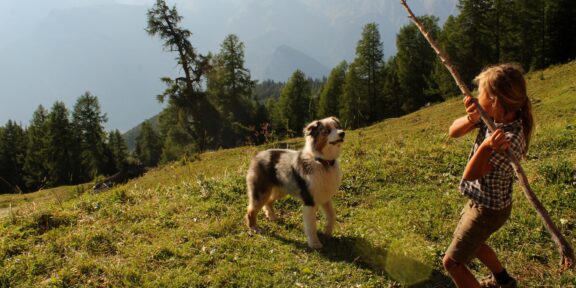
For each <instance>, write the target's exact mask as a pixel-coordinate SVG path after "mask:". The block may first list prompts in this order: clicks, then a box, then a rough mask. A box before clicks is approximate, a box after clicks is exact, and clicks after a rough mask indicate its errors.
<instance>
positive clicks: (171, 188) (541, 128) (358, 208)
mask: <svg viewBox="0 0 576 288" xmlns="http://www.w3.org/2000/svg"><path fill="white" fill-rule="evenodd" d="M540 75H541V73H540V72H536V73H534V74H530V75H528V76H527V79H528V85H529V87H528V89H529V91H530V96H531V97H532V99H533V100H534V102H535V105H534V113H535V116H536V121H537V125H536V130H535V134H534V136H533V144H532V146H531V149H530V152H529V155H528V160H527V161H524V162H523V166H524V168H525V170H526V172H527V174H528V177H529V179H530V181H531V185H532V187H533V189H534V190H535V191H536V193H537V195H538V196H539V197H540V199H541V200H542V202H543V203H544V205H545V207H547V208H548V210H549V213H550V215H551V217H552V219H553V220H554V221H555V222H556V224H557V225H559V227H560V229H561V230H562V232H563V234H564V235H565V236H566V238H567V239H568V241H569V242H570V243H572V244H575V240H576V233H575V227H576V209H575V208H576V179H575V178H574V177H575V171H576V117H574V116H575V115H576V78H575V77H574V75H576V62H572V63H570V64H567V65H563V66H557V67H552V68H550V69H547V70H545V71H544V72H543V75H544V80H541V79H540ZM463 111H464V109H463V105H462V104H461V99H452V100H449V101H447V102H445V103H442V104H439V105H435V106H432V107H429V108H426V109H423V110H421V111H418V112H416V113H413V114H410V115H407V116H405V117H402V118H398V119H389V120H386V121H384V122H381V123H378V124H376V125H374V126H371V127H368V128H365V129H360V130H356V131H349V132H348V133H347V137H348V138H347V142H346V143H345V144H344V150H343V151H344V153H343V156H342V159H341V162H342V168H343V172H344V179H343V183H342V186H341V189H340V192H339V193H338V194H337V196H336V197H335V199H334V201H335V204H336V210H337V215H338V216H337V226H336V231H335V235H334V238H332V239H326V238H325V237H321V240H322V241H323V243H324V244H325V247H324V248H323V249H322V250H320V251H311V250H309V249H307V248H306V241H305V236H304V233H303V227H302V214H301V210H302V208H301V204H299V202H298V201H296V200H294V199H291V198H287V199H285V200H282V201H280V202H279V203H278V204H277V211H278V214H279V216H280V217H281V219H280V220H279V221H278V222H270V221H267V220H265V219H264V217H263V215H262V214H261V215H260V217H259V218H260V225H261V228H262V230H263V232H262V233H260V234H253V233H250V232H249V231H248V229H247V228H246V227H245V226H244V223H243V216H244V213H245V209H246V195H245V194H246V192H245V183H244V176H245V173H246V169H247V167H248V163H249V161H250V158H251V157H252V156H253V155H255V153H256V152H257V151H259V150H261V149H264V148H270V147H276V146H285V145H287V146H289V147H293V148H298V147H299V146H300V145H301V144H302V143H301V142H302V141H301V139H294V140H290V141H287V142H286V143H284V144H282V145H281V144H274V145H269V146H266V147H243V148H237V149H231V150H222V151H216V152H210V153H205V154H202V155H201V156H200V160H198V161H195V162H186V161H181V162H177V163H173V164H170V165H166V166H164V167H161V168H158V169H155V170H152V171H151V172H149V173H147V174H146V175H145V176H144V177H142V178H140V179H137V180H134V181H130V182H129V183H127V184H126V185H122V186H119V187H116V188H114V189H111V190H108V191H106V192H102V193H99V194H93V193H89V192H87V193H70V194H67V195H71V199H68V200H63V201H48V203H45V204H43V203H40V202H43V201H40V199H38V201H34V204H26V203H24V204H22V205H19V206H18V209H17V210H16V211H15V212H14V213H13V215H10V217H4V219H3V220H0V221H1V222H0V235H1V236H0V265H1V267H0V287H8V286H9V287H31V286H36V287H53V286H59V287H60V286H61V287H74V286H76V287H80V286H82V287H85V286H87V287H102V286H107V287H108V286H112V287H122V286H135V287H208V286H210V287H222V286H227V287H246V286H249V287H269V286H278V287H400V286H415V287H446V286H451V281H450V279H449V278H448V277H447V276H446V274H445V273H444V271H443V269H442V266H441V258H442V255H443V252H444V251H445V249H446V248H447V246H448V244H449V242H450V240H451V235H452V231H453V229H454V227H455V225H456V223H457V221H458V215H459V212H460V210H461V208H462V206H463V205H464V203H465V201H466V200H465V199H464V198H463V197H462V196H460V195H459V193H458V191H457V185H458V182H459V179H460V176H461V174H462V171H463V169H464V165H465V162H466V157H467V155H468V152H469V149H470V146H471V143H472V141H473V137H474V136H473V135H471V136H466V137H464V138H462V139H451V138H449V137H448V135H447V129H448V126H449V125H450V123H451V122H452V120H453V119H454V118H456V117H458V116H460V115H462V113H463ZM49 191H52V190H46V191H44V192H42V193H47V192H49ZM54 191H55V190H54ZM514 193H515V194H514V201H515V202H514V209H513V212H512V216H511V219H510V221H509V222H508V223H507V224H506V225H505V226H504V228H503V229H502V230H501V231H499V232H498V233H496V234H495V235H494V236H493V238H492V239H491V240H490V243H491V244H492V246H493V247H494V248H495V249H496V251H497V253H498V255H499V256H500V257H501V259H502V260H503V262H504V263H505V265H506V266H507V268H508V271H509V272H511V273H512V274H513V275H514V276H515V277H517V278H518V279H519V281H520V285H521V287H536V286H549V287H566V286H571V285H572V286H574V285H576V273H575V272H574V270H571V271H567V272H565V273H563V274H560V273H559V272H558V268H559V266H558V262H559V259H560V257H559V254H558V251H557V250H556V247H555V245H554V243H553V241H552V240H551V239H550V236H549V234H548V232H547V231H546V230H545V228H544V227H543V224H542V221H541V220H540V219H539V218H538V216H537V215H536V212H535V211H534V209H533V208H532V207H531V206H530V204H529V203H528V201H527V200H525V198H524V196H523V194H522V192H521V191H520V190H519V189H518V187H516V191H515V192H514ZM3 197H4V198H0V203H6V200H5V199H6V198H5V197H6V196H3ZM8 197H12V196H8ZM18 197H24V196H18ZM2 205H3V204H2ZM319 217H320V218H321V219H320V221H323V216H322V215H319ZM320 227H322V225H320ZM471 269H472V270H473V273H475V274H477V275H479V276H480V275H484V274H486V273H487V270H486V269H485V268H484V267H483V266H482V265H480V264H479V263H478V262H476V261H475V262H473V263H472V264H471Z"/></svg>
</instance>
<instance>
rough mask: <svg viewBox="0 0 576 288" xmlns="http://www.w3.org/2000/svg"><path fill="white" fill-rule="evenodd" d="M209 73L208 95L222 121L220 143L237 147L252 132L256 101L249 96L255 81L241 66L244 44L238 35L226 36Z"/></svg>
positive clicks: (242, 64) (213, 59) (242, 63)
mask: <svg viewBox="0 0 576 288" xmlns="http://www.w3.org/2000/svg"><path fill="white" fill-rule="evenodd" d="M210 66H211V67H212V69H211V70H210V72H209V73H208V77H207V78H208V95H209V97H210V99H211V101H212V103H213V104H214V105H215V106H216V108H217V109H218V110H219V112H220V115H221V119H222V120H223V121H224V122H225V123H223V131H222V136H221V139H222V144H223V145H224V146H225V147H231V146H237V145H238V144H242V142H243V140H244V139H245V138H247V137H249V136H250V134H251V133H253V131H252V129H250V128H249V126H250V125H254V123H253V120H254V116H255V115H254V114H255V109H256V103H255V102H254V100H253V99H252V89H253V87H254V85H255V82H254V81H252V80H251V79H250V72H249V71H248V69H246V68H245V67H244V43H242V42H241V41H240V39H239V38H238V36H236V35H234V34H231V35H228V36H227V37H226V38H225V39H224V42H222V45H221V46H220V53H219V54H217V55H216V56H214V57H213V58H212V59H211V65H210Z"/></svg>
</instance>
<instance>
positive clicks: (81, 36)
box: [0, 0, 457, 131]
mask: <svg viewBox="0 0 576 288" xmlns="http://www.w3.org/2000/svg"><path fill="white" fill-rule="evenodd" d="M456 1H457V0H438V1H432V0H422V1H413V3H410V4H411V5H412V6H413V7H412V8H413V9H414V10H415V12H416V13H417V14H434V15H436V16H439V18H440V22H443V20H445V18H446V17H447V16H448V15H449V14H455V13H456V12H457V9H456V8H455V7H456ZM167 2H168V4H169V5H176V7H177V9H178V11H179V13H180V15H181V16H183V21H182V23H181V24H182V26H183V27H185V28H187V29H189V30H190V31H191V32H192V33H193V35H192V37H191V39H190V41H191V42H192V44H193V45H194V46H195V47H196V48H197V49H198V51H199V52H200V53H208V52H212V53H217V52H218V51H219V49H220V43H221V42H222V41H223V40H224V38H225V37H226V35H228V34H236V35H238V36H239V38H240V40H241V41H242V42H244V44H245V56H246V57H245V58H246V67H247V68H248V69H249V70H250V71H251V73H252V77H253V78H254V79H260V80H264V79H272V80H275V81H286V80H287V79H288V77H289V76H290V75H291V74H292V73H293V71H294V70H295V69H301V70H303V71H304V73H305V74H306V75H307V76H309V77H313V78H321V77H323V76H325V75H327V74H328V73H329V71H330V69H331V68H332V67H334V66H335V65H337V64H338V63H339V62H340V61H342V60H347V61H351V60H353V58H354V55H355V47H356V44H357V42H358V40H360V37H361V31H362V27H363V26H364V25H366V24H367V23H370V22H376V23H377V24H378V26H379V29H380V32H381V35H382V42H383V46H384V53H385V57H389V56H391V55H393V54H394V53H395V44H394V43H395V35H396V33H397V31H398V30H399V28H400V27H401V26H403V25H406V24H407V23H408V19H407V17H406V16H405V13H404V11H403V10H402V7H401V6H400V4H399V3H398V1H397V0H382V1H377V2H376V1H369V0H353V1H345V0H297V1H295V0H245V1H236V0H212V1H167ZM79 3H82V4H79ZM153 3H154V1H151V0H117V1H113V0H86V1H82V2H78V1H71V0H54V1H50V2H49V4H48V3H47V2H45V1H40V0H30V1H22V2H20V1H11V2H10V1H9V2H5V3H0V11H2V12H0V27H1V28H0V33H2V35H3V37H2V38H0V63H2V65H1V66H0V97H1V99H3V100H4V101H3V105H0V123H4V122H5V121H7V120H8V119H13V120H16V121H17V122H20V123H22V124H23V125H26V124H27V123H28V121H29V120H30V119H31V116H32V112H33V111H34V110H35V109H36V108H37V106H38V105H40V104H42V105H44V106H45V107H47V108H49V107H51V106H52V104H53V103H54V101H56V100H60V101H63V102H64V103H65V104H66V105H67V107H68V108H69V109H72V107H73V105H74V103H75V100H76V99H77V98H78V97H79V96H80V95H82V94H83V93H84V92H85V91H90V92H91V93H92V94H94V95H96V96H98V98H99V100H100V104H101V107H102V111H103V112H104V113H106V114H107V116H108V119H109V120H108V122H107V123H106V128H107V129H119V130H121V131H127V130H128V129H130V128H131V127H134V126H135V125H137V124H138V123H140V122H142V121H143V120H144V119H147V118H150V117H152V116H153V115H155V114H157V113H158V112H159V111H160V110H161V109H162V108H163V105H161V104H159V103H158V102H157V101H156V100H155V96H156V95H157V94H160V93H161V92H162V91H163V89H164V86H163V84H162V83H161V81H160V78H161V77H163V76H172V77H173V76H176V75H179V73H180V71H179V69H178V66H177V64H176V61H175V57H176V55H174V54H171V53H168V52H166V51H163V49H162V45H161V44H162V43H161V40H159V39H158V38H153V37H150V36H149V35H147V33H146V32H145V30H144V29H145V28H146V11H147V9H149V8H150V7H152V5H153ZM49 5H52V6H49ZM51 7H52V8H51ZM38 9H40V10H38Z"/></svg>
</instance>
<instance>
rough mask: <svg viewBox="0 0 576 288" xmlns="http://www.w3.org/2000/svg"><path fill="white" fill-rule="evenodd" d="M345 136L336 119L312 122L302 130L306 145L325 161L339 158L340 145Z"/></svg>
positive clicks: (329, 118) (330, 118)
mask: <svg viewBox="0 0 576 288" xmlns="http://www.w3.org/2000/svg"><path fill="white" fill-rule="evenodd" d="M345 134H346V133H345V132H344V130H342V126H341V125H340V121H339V120H338V118H336V117H328V118H324V119H322V120H316V121H312V123H310V124H308V125H307V126H306V128H304V135H305V137H306V145H307V146H309V147H310V148H311V149H312V152H314V154H316V155H317V156H320V157H321V158H322V159H325V160H334V159H336V158H338V156H340V144H341V143H342V142H344V135H345Z"/></svg>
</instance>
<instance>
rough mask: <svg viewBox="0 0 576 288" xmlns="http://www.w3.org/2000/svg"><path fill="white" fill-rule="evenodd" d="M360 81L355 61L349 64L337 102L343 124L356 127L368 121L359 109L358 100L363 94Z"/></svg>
mask: <svg viewBox="0 0 576 288" xmlns="http://www.w3.org/2000/svg"><path fill="white" fill-rule="evenodd" d="M362 88H363V87H362V82H361V81H360V76H359V75H358V69H357V68H356V63H354V62H353V63H352V64H350V67H348V72H347V73H346V77H345V80H344V87H343V90H344V91H343V93H342V98H341V99H340V103H339V111H340V112H339V114H340V121H341V122H342V124H343V126H344V127H346V128H350V129H356V128H359V127H362V126H363V125H365V123H367V122H368V119H367V115H365V114H363V113H364V112H363V110H362V109H360V102H361V100H362V99H363V98H362V97H363V96H364V95H363V94H362V93H363V92H364V90H363V89H362Z"/></svg>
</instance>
